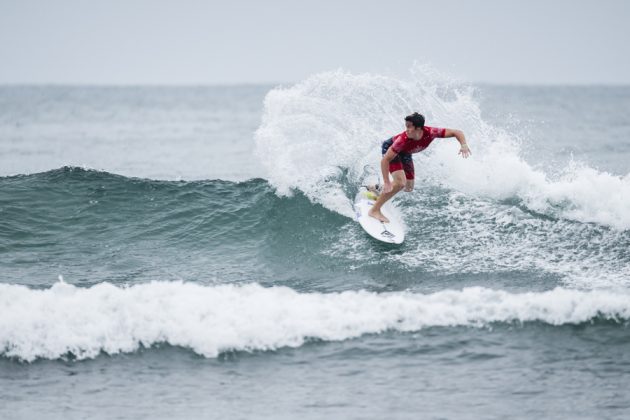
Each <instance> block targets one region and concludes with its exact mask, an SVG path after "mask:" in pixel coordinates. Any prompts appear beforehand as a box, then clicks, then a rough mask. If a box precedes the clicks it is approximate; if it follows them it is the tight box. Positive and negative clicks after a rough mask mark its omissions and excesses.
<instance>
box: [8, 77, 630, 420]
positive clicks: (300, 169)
mask: <svg viewBox="0 0 630 420" xmlns="http://www.w3.org/2000/svg"><path fill="white" fill-rule="evenodd" d="M413 111H419V112H422V113H424V114H425V116H426V118H427V125H430V126H437V127H451V128H459V129H462V130H463V131H464V133H465V134H466V137H467V139H468V142H469V144H470V147H471V149H472V153H473V155H472V157H471V158H469V159H462V158H461V157H460V156H458V154H457V152H458V146H457V142H456V140H455V139H439V140H436V141H435V142H434V143H433V145H432V146H431V147H430V148H429V149H427V150H426V151H424V152H423V153H420V154H417V155H415V157H414V161H415V166H416V177H417V179H416V188H415V191H414V192H412V193H400V194H399V196H397V198H396V200H395V202H396V205H397V206H398V208H399V209H400V211H401V212H402V213H403V215H404V218H405V223H406V226H407V239H406V241H405V242H404V244H402V245H400V246H392V245H387V244H383V243H379V242H375V240H373V239H371V238H370V237H369V236H368V235H367V234H365V232H364V231H363V230H362V229H361V227H360V226H359V225H358V224H357V223H356V222H355V221H354V220H353V210H352V205H351V197H354V194H355V193H356V191H357V188H358V186H359V185H362V184H364V183H367V182H372V181H377V180H378V179H377V178H378V164H379V158H380V143H381V142H382V141H383V140H385V139H386V138H388V137H391V136H392V135H393V134H396V133H399V132H401V131H403V130H404V121H403V119H404V116H405V115H407V114H409V113H411V112H413ZM629 111H630V87H627V86H492V85H480V86H475V85H472V84H467V83H462V82H458V81H453V80H451V79H449V78H447V77H445V76H442V75H439V74H437V72H435V71H428V70H426V69H422V68H415V69H413V71H411V72H410V74H409V76H408V77H407V78H396V77H391V76H386V75H375V74H352V73H348V72H345V71H341V70H339V71H332V72H326V73H320V74H315V75H313V76H311V77H309V78H308V79H306V80H303V81H301V82H299V83H294V84H287V85H280V86H258V85H244V86H217V87H211V86H210V87H207V86H200V87H194V86H191V87H160V86H154V87H149V86H147V87H96V86H94V87H90V86H2V87H0V390H1V392H0V418H2V419H41V418H46V419H85V418H90V419H111V418H118V419H143V418H151V419H173V418H217V419H250V418H251V419H321V418H329V419H480V418H484V419H504V418H510V419H532V418H549V419H556V418H557V419H567V418H571V419H624V418H630V329H629V325H628V323H629V321H630V112H629Z"/></svg>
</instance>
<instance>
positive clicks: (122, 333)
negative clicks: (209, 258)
mask: <svg viewBox="0 0 630 420" xmlns="http://www.w3.org/2000/svg"><path fill="white" fill-rule="evenodd" d="M0 309H1V311H2V314H3V316H2V317H1V318H0V352H1V353H0V354H2V355H3V356H4V357H10V358H17V359H20V360H24V361H33V360H36V359H38V358H45V359H57V358H64V357H69V356H70V357H73V358H77V359H86V358H94V357H96V356H98V355H99V354H101V353H106V354H110V355H112V354H117V353H127V352H134V351H137V350H139V349H140V348H142V347H151V346H154V345H157V344H160V343H168V344H170V345H173V346H181V347H185V348H189V349H191V350H193V351H194V352H196V353H198V354H200V355H203V356H205V357H217V356H218V355H219V354H221V353H222V352H227V351H233V350H237V351H255V350H274V349H278V348H282V347H299V346H302V345H303V344H304V343H305V342H307V341H309V340H322V341H339V340H347V339H352V338H357V337H360V336H362V335H364V334H379V333H383V332H385V331H399V332H411V331H419V330H422V329H423V328H428V327H454V326H465V327H479V326H484V325H488V324H492V323H513V322H518V323H523V322H541V323H545V324H549V325H554V326H560V325H567V324H569V325H574V324H581V323H585V322H590V321H593V320H595V319H605V320H611V321H613V322H620V323H625V322H627V321H628V320H629V319H630V295H628V294H627V292H624V293H614V292H606V291H590V292H587V291H578V290H569V289H562V288H557V289H554V290H550V291H546V292H540V293H520V294H514V293H509V292H506V291H501V290H491V289H486V288H482V287H473V288H465V289H462V290H445V291H441V292H436V293H432V294H420V293H411V292H395V293H383V294H377V293H371V292H367V291H347V292H341V293H326V294H324V293H298V292H296V291H294V290H292V289H290V288H286V287H271V288H264V287H262V286H260V285H258V284H247V285H242V286H234V285H222V286H201V285H197V284H193V283H181V282H151V283H146V284H140V285H135V286H131V287H116V286H113V285H111V284H108V283H102V284H99V285H96V286H93V287H90V288H79V287H75V286H72V285H69V284H66V283H63V282H59V283H57V284H55V285H54V286H52V287H51V288H49V289H44V290H34V289H30V288H28V287H25V286H19V285H7V284H0Z"/></svg>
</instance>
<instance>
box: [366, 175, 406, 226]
mask: <svg viewBox="0 0 630 420" xmlns="http://www.w3.org/2000/svg"><path fill="white" fill-rule="evenodd" d="M392 178H393V182H392V190H391V191H390V192H382V193H381V195H379V196H378V198H377V199H376V202H375V203H374V205H373V206H372V208H371V209H370V211H369V212H368V214H369V215H370V216H372V217H373V218H375V219H378V220H380V221H381V222H385V223H388V222H389V220H388V219H387V217H385V216H384V215H383V213H381V207H383V204H385V203H386V202H387V201H389V200H390V199H391V198H392V197H393V196H395V195H396V194H397V193H398V192H399V191H400V190H402V189H403V188H404V187H405V182H406V180H405V171H404V170H402V169H401V170H398V171H395V172H392Z"/></svg>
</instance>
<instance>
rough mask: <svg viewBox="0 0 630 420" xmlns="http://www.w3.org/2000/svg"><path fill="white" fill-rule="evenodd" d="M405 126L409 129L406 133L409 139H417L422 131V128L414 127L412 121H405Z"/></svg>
mask: <svg viewBox="0 0 630 420" xmlns="http://www.w3.org/2000/svg"><path fill="white" fill-rule="evenodd" d="M405 126H406V127H407V130H406V131H407V136H408V137H412V136H413V137H415V136H416V135H417V134H418V132H419V131H422V129H421V128H416V127H414V126H413V124H412V123H411V122H410V121H405Z"/></svg>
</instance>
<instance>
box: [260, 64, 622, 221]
mask: <svg viewBox="0 0 630 420" xmlns="http://www.w3.org/2000/svg"><path fill="white" fill-rule="evenodd" d="M410 73H411V76H410V78H409V79H396V78H391V77H385V76H380V75H370V74H359V75H354V74H351V73H349V72H345V71H341V70H339V71H334V72H327V73H321V74H317V75H314V76H312V77H310V78H308V79H306V80H305V81H303V82H301V83H298V84H296V85H294V86H291V87H284V88H277V89H273V90H272V91H270V92H269V93H268V95H267V97H266V99H265V107H264V113H263V120H262V124H261V126H260V127H259V129H258V130H257V132H256V136H255V137H256V147H257V152H256V153H257V156H258V157H259V159H260V160H261V162H262V164H263V166H264V167H265V169H266V172H267V178H268V179H269V181H270V183H271V184H272V185H273V186H274V187H275V188H276V190H277V191H278V193H279V194H290V193H291V191H292V190H300V191H302V192H303V193H304V194H305V195H306V196H307V197H309V199H311V200H312V201H313V202H317V203H321V204H322V205H324V206H325V207H326V208H328V209H330V210H332V211H336V212H338V213H340V214H343V215H346V216H348V217H352V209H351V202H350V200H349V198H348V197H349V195H348V194H347V193H346V192H345V189H346V188H347V185H348V184H349V185H356V184H357V183H358V182H361V177H362V175H363V171H362V169H363V168H364V167H365V166H366V165H372V166H375V167H377V166H378V162H379V159H380V147H379V146H380V143H381V142H382V141H383V140H384V139H386V138H388V137H389V136H391V135H393V134H396V133H399V132H401V131H403V130H404V126H403V121H402V119H403V117H404V116H405V115H407V114H409V113H410V112H412V111H420V112H423V113H424V114H425V116H426V117H427V124H428V125H431V126H442V127H453V128H459V129H462V130H463V131H464V132H465V133H466V135H467V138H468V141H469V143H470V144H471V148H472V151H473V156H472V158H470V159H467V160H463V159H461V158H459V157H458V156H457V150H458V147H457V143H456V141H454V140H453V139H446V140H438V141H436V142H435V143H434V145H432V146H431V147H430V148H429V149H428V150H427V151H426V152H424V153H420V154H418V155H416V156H415V157H414V159H415V160H416V165H417V166H418V167H419V168H421V171H418V176H421V177H422V178H423V182H424V183H427V184H428V185H433V186H444V187H447V188H449V189H453V190H456V191H461V192H463V193H466V194H469V195H471V196H474V197H478V198H486V199H490V200H504V199H508V198H516V199H518V200H520V201H521V202H522V203H523V204H524V205H525V206H527V207H528V208H530V209H531V210H533V211H536V212H540V213H543V214H547V215H550V216H552V217H558V218H566V219H570V220H576V221H579V222H586V223H598V224H602V225H605V226H609V227H612V228H614V229H618V230H626V229H630V174H627V175H625V176H615V175H612V174H609V173H606V172H601V171H598V170H596V169H593V168H591V167H589V166H588V165H587V164H586V163H579V162H573V163H571V164H569V165H568V166H566V167H565V168H563V169H562V170H561V171H559V173H560V175H558V176H556V175H553V176H552V175H551V174H548V173H546V172H545V170H544V169H541V168H539V167H538V166H537V165H538V162H531V163H530V162H527V161H526V160H525V159H524V158H523V157H522V156H523V153H522V150H521V148H522V147H523V146H522V145H523V144H527V142H526V141H523V139H521V138H519V135H518V134H516V133H512V132H508V131H506V130H505V129H502V128H499V127H495V126H492V125H490V124H488V123H486V122H485V121H484V120H483V119H482V117H481V109H480V106H479V103H478V101H477V100H476V99H475V98H474V89H472V88H470V87H469V86H465V85H462V84H461V83H455V82H454V81H453V80H451V79H449V78H447V77H444V76H442V75H440V74H439V73H438V72H437V71H435V70H433V69H430V68H428V67H426V66H418V65H416V66H414V67H412V69H411V72H410ZM507 125H508V124H507V123H506V126H507ZM346 171H347V172H346Z"/></svg>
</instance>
